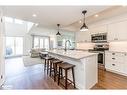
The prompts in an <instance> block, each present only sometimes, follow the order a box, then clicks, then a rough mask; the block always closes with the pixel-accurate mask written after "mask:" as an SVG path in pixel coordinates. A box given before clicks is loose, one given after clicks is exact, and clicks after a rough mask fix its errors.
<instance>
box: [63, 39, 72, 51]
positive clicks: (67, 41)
mask: <svg viewBox="0 0 127 95" xmlns="http://www.w3.org/2000/svg"><path fill="white" fill-rule="evenodd" d="M67 42H69V45H70V46H71V42H70V41H69V40H66V42H65V48H64V50H65V52H66V51H67Z"/></svg>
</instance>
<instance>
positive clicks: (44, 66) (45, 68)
mask: <svg viewBox="0 0 127 95" xmlns="http://www.w3.org/2000/svg"><path fill="white" fill-rule="evenodd" d="M45 70H46V59H45V63H44V71H45Z"/></svg>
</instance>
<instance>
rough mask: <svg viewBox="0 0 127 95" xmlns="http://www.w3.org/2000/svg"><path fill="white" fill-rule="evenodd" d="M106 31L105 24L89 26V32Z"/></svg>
mask: <svg viewBox="0 0 127 95" xmlns="http://www.w3.org/2000/svg"><path fill="white" fill-rule="evenodd" d="M106 32H107V25H102V26H97V27H94V28H90V33H91V34H98V33H106Z"/></svg>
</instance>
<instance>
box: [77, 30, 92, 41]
mask: <svg viewBox="0 0 127 95" xmlns="http://www.w3.org/2000/svg"><path fill="white" fill-rule="evenodd" d="M90 41H91V36H90V32H89V31H85V32H81V31H79V32H76V42H90Z"/></svg>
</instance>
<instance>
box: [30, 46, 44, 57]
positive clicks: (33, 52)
mask: <svg viewBox="0 0 127 95" xmlns="http://www.w3.org/2000/svg"><path fill="white" fill-rule="evenodd" d="M42 51H45V49H44V48H36V49H35V48H32V49H31V50H30V57H32V58H35V57H39V53H40V52H42Z"/></svg>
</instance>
